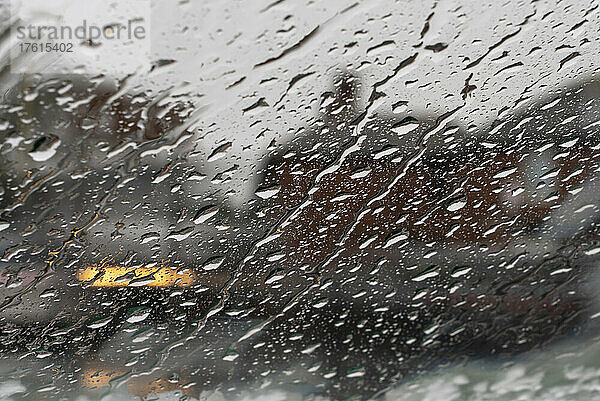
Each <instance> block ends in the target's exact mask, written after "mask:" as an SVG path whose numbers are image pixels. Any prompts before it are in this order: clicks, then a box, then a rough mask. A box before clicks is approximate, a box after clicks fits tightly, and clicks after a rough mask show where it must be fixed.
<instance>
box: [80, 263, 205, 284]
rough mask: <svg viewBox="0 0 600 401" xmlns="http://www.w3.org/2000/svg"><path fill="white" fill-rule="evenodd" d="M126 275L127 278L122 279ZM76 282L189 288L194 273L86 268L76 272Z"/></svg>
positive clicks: (137, 268)
mask: <svg viewBox="0 0 600 401" xmlns="http://www.w3.org/2000/svg"><path fill="white" fill-rule="evenodd" d="M125 275H127V277H123V276H125ZM77 280H79V281H82V282H89V281H92V280H93V283H92V284H91V286H92V287H189V286H190V285H192V284H193V283H194V281H195V277H194V273H193V272H192V271H191V270H189V269H185V270H177V269H174V268H171V267H168V266H158V267H122V266H110V265H100V266H88V267H86V268H84V269H81V270H79V271H78V272H77Z"/></svg>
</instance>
